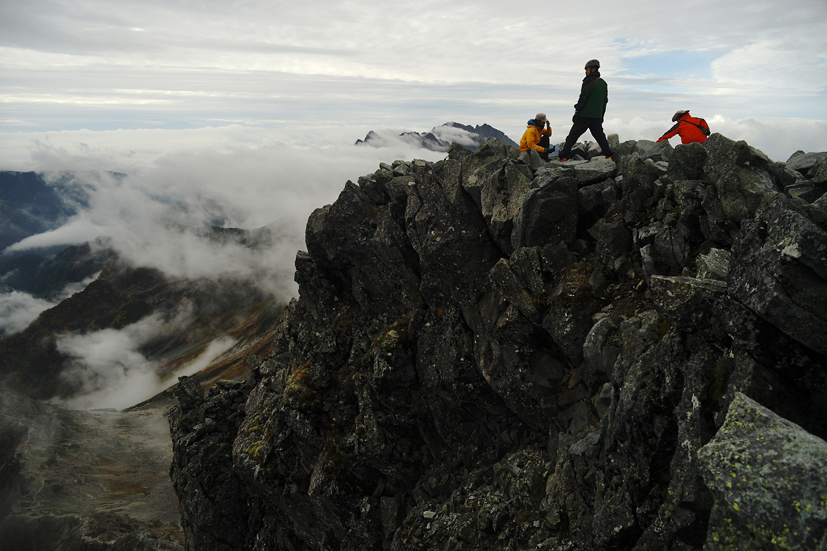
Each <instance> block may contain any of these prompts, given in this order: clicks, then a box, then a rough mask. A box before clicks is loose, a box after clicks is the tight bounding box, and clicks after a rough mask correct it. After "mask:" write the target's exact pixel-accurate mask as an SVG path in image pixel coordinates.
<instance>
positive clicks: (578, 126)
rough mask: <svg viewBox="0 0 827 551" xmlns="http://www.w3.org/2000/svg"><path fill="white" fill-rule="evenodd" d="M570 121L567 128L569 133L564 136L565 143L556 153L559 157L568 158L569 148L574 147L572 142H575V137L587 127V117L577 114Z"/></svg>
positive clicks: (580, 134) (581, 133)
mask: <svg viewBox="0 0 827 551" xmlns="http://www.w3.org/2000/svg"><path fill="white" fill-rule="evenodd" d="M572 123H573V124H572V125H571V130H569V135H568V136H566V145H564V146H563V151H561V152H560V153H558V156H559V157H560V158H561V159H568V158H569V155H571V148H572V147H574V144H576V143H577V139H578V138H579V137H580V136H582V135H583V133H584V132H585V131H586V130H588V128H589V121H588V119H585V118H583V117H578V116H577V115H575V116H574V118H573V119H572Z"/></svg>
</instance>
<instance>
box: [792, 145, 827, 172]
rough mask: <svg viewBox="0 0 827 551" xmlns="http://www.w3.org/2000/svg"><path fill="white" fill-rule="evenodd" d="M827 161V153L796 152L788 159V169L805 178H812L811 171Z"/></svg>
mask: <svg viewBox="0 0 827 551" xmlns="http://www.w3.org/2000/svg"><path fill="white" fill-rule="evenodd" d="M825 161H827V152H820V153H813V152H811V153H804V152H803V151H800V150H799V151H796V152H795V153H793V154H792V155H790V158H789V159H787V162H786V163H785V164H786V167H787V168H789V169H791V170H795V171H797V172H799V173H801V174H802V175H804V176H810V177H812V174H810V171H811V170H812V169H814V168H816V167H818V166H819V165H821V164H822V163H824V162H825Z"/></svg>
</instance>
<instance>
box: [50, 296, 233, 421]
mask: <svg viewBox="0 0 827 551" xmlns="http://www.w3.org/2000/svg"><path fill="white" fill-rule="evenodd" d="M187 315H188V314H187V312H186V309H184V311H182V312H180V313H179V315H178V316H177V317H176V318H175V319H173V320H172V321H169V322H164V321H163V320H162V319H161V317H160V316H158V315H152V316H148V317H146V318H144V319H142V320H140V321H139V322H137V323H134V324H132V325H129V326H127V327H124V328H123V329H120V330H115V329H104V330H102V331H96V332H93V333H87V334H84V335H80V334H66V335H63V336H61V337H59V338H58V340H57V349H58V350H59V351H60V352H61V353H63V354H66V355H67V356H69V358H70V359H69V360H68V362H67V364H66V369H65V370H64V371H63V372H62V373H61V376H62V377H63V378H65V379H66V380H68V381H70V382H72V383H73V384H76V385H78V386H79V388H80V389H81V390H80V391H79V393H78V394H77V396H76V397H74V398H72V399H70V400H66V401H64V403H65V404H66V405H67V406H68V407H71V408H75V409H104V408H114V409H124V408H127V407H130V406H134V405H135V404H138V403H140V402H142V401H144V400H147V399H149V398H151V397H153V396H155V395H157V394H158V393H160V392H162V391H164V390H166V389H167V388H169V387H171V386H172V385H174V384H175V383H176V382H177V377H178V376H182V375H194V374H196V373H198V372H199V371H201V370H203V369H204V368H206V367H209V366H210V365H211V364H212V362H213V361H214V360H215V359H216V358H218V357H220V356H221V355H222V354H224V353H225V352H227V351H228V350H230V349H231V348H232V347H233V346H234V345H235V343H236V341H235V340H234V339H232V338H229V337H226V336H224V337H219V338H217V339H215V340H214V341H212V342H211V343H209V344H208V345H207V347H206V349H205V350H204V351H203V352H202V353H201V354H199V355H198V356H197V357H196V358H194V359H193V360H191V361H190V362H188V363H186V364H184V365H183V366H181V367H180V368H179V369H178V370H177V371H176V372H175V373H174V377H171V378H166V379H161V378H159V377H158V375H157V374H156V369H157V368H158V367H159V365H158V363H157V362H154V361H151V360H149V359H147V358H146V357H145V356H144V355H143V354H142V353H141V351H140V349H141V347H142V346H143V345H144V344H146V343H147V342H149V341H151V340H152V339H153V338H155V337H157V336H158V335H163V334H165V333H166V332H168V331H169V330H170V328H171V326H173V325H177V324H181V323H185V322H186V319H187Z"/></svg>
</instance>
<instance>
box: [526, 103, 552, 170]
mask: <svg viewBox="0 0 827 551" xmlns="http://www.w3.org/2000/svg"><path fill="white" fill-rule="evenodd" d="M526 124H527V126H526V129H525V132H523V137H522V138H520V151H521V152H522V151H528V150H529V149H536V150H537V152H538V153H539V154H540V157H542V158H543V159H546V160H548V156H549V153H550V149H549V138H550V137H551V123H550V122H548V119H547V118H546V114H545V113H537V114H536V115H535V116H534V118H533V119H529V120H528V122H527V123H526Z"/></svg>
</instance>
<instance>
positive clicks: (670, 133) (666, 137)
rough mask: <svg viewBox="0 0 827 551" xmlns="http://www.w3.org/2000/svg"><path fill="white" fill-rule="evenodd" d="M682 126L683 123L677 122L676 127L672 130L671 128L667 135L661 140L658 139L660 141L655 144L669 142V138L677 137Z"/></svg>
mask: <svg viewBox="0 0 827 551" xmlns="http://www.w3.org/2000/svg"><path fill="white" fill-rule="evenodd" d="M680 125H681V121H678V122H676V123H675V126H673V127H672V128H670V129H669V130H667V131H666V133H665V134H664V135H663V136H661V137H660V138H658V141H656V142H655V143H660V142H662V141H663V140H668V139H669V138H671V137H672V136H675V135H677V133H678V127H679V126H680Z"/></svg>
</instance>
